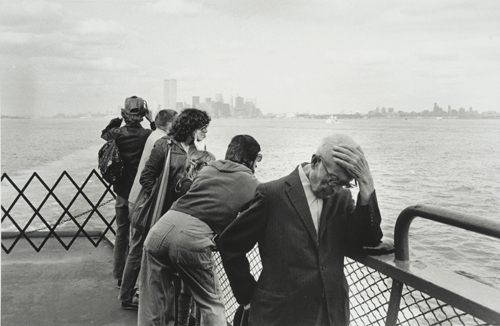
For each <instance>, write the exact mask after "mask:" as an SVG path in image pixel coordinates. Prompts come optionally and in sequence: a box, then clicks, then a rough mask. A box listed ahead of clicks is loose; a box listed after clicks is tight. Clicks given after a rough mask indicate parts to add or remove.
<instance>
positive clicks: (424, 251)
mask: <svg viewBox="0 0 500 326" xmlns="http://www.w3.org/2000/svg"><path fill="white" fill-rule="evenodd" d="M107 123H108V120H106V119H97V118H90V119H19V120H17V119H2V121H1V139H2V141H1V142H2V143H1V145H2V146H1V154H2V168H1V170H2V173H7V174H8V175H9V177H10V178H11V179H12V180H14V182H16V183H17V184H18V186H22V185H24V182H26V180H27V179H28V178H29V176H30V175H31V174H32V173H33V172H37V173H38V174H39V175H40V176H41V177H42V178H43V179H49V180H50V179H51V178H52V179H53V178H55V177H56V176H59V175H60V174H61V172H62V171H63V170H65V171H68V173H69V174H70V175H71V176H72V177H74V178H75V179H77V180H78V179H79V180H82V179H83V178H85V177H86V176H88V174H89V172H90V171H91V170H92V169H96V168H97V151H98V150H99V148H100V146H101V145H102V144H103V140H102V139H100V132H101V130H102V129H103V128H104V127H105V126H106V124H107ZM144 125H146V124H144ZM333 132H341V133H347V134H349V135H351V136H352V137H353V138H354V139H356V140H357V141H358V142H359V144H360V145H361V147H362V149H363V151H364V153H365V155H366V157H367V160H368V162H369V165H370V169H371V171H372V174H373V177H374V180H375V188H376V191H377V196H378V199H379V205H380V209H381V212H382V217H383V224H382V229H383V231H384V235H385V236H386V237H388V238H392V236H393V229H394V223H395V221H396V219H397V216H398V214H399V213H400V212H401V211H402V210H403V209H404V208H406V207H408V206H410V205H415V204H431V205H437V206H440V207H443V208H446V209H451V210H455V211H459V212H463V213H466V214H471V215H474V216H480V217H483V218H486V219H492V220H498V219H499V218H500V213H499V209H500V120H480V119H478V120H461V119H449V120H448V119H442V120H437V119H408V120H404V119H356V120H350V119H348V120H343V119H340V120H338V122H337V123H326V122H325V120H307V119H288V120H281V119H214V120H213V121H212V122H211V124H210V126H209V129H208V135H207V149H208V150H209V151H211V152H212V153H213V154H214V155H215V156H216V157H217V158H224V154H225V149H226V146H227V144H228V143H229V141H230V139H231V137H232V136H234V135H236V134H249V135H252V136H254V137H255V138H256V139H257V141H258V142H259V143H260V144H261V148H262V154H263V160H262V161H261V162H260V163H259V165H258V168H257V171H256V176H257V177H258V179H259V180H260V181H262V182H266V181H270V180H273V179H276V178H279V177H282V176H284V175H286V174H288V173H290V172H291V171H292V170H293V169H294V168H295V167H296V166H297V165H298V164H299V163H301V162H306V161H309V160H310V158H311V155H312V154H313V153H314V151H315V149H316V147H317V145H318V144H319V141H320V140H321V138H322V137H323V136H326V135H328V134H330V133H333ZM4 183H5V182H2V205H4V199H3V198H4V187H5V185H4ZM49 183H50V182H49ZM2 228H4V226H3V225H2ZM410 250H411V259H412V260H418V261H420V262H421V263H423V264H428V265H433V266H437V267H441V268H444V269H448V270H451V271H454V272H456V273H459V274H462V275H465V276H467V277H470V278H473V279H476V280H478V281H480V282H483V283H486V284H489V285H492V286H495V287H497V288H500V241H499V240H496V239H493V238H488V237H485V236H480V235H476V234H473V233H470V232H466V231H463V230H459V229H456V228H452V227H449V226H445V225H440V224H437V223H435V222H431V221H425V220H422V219H416V220H415V221H414V222H413V224H412V227H411V229H410Z"/></svg>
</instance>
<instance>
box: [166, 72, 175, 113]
mask: <svg viewBox="0 0 500 326" xmlns="http://www.w3.org/2000/svg"><path fill="white" fill-rule="evenodd" d="M163 103H164V105H163V106H164V108H165V109H166V110H175V109H176V108H177V106H176V104H177V80H176V79H165V80H164V81H163Z"/></svg>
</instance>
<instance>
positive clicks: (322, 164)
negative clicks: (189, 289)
mask: <svg viewBox="0 0 500 326" xmlns="http://www.w3.org/2000/svg"><path fill="white" fill-rule="evenodd" d="M354 183H357V184H359V194H358V198H357V202H356V204H355V203H354V199H353V198H352V195H351V192H350V190H349V188H350V187H353V186H354ZM380 222H381V216H380V211H379V208H378V204H377V197H376V195H375V188H374V184H373V179H372V175H371V173H370V169H369V167H368V163H367V161H366V159H365V156H364V154H363V151H362V150H361V148H360V147H359V146H358V144H357V143H356V142H355V141H354V140H353V139H352V138H350V137H349V136H346V135H342V134H334V135H332V136H330V137H326V138H324V139H323V140H322V141H321V144H320V146H319V148H318V150H317V151H316V153H315V154H313V155H312V159H311V163H302V164H300V165H299V166H298V167H297V168H296V169H295V170H294V171H293V172H292V173H291V174H290V175H288V176H286V177H283V178H281V179H279V180H275V181H271V182H268V183H264V184H261V185H259V186H258V188H257V191H256V194H255V197H254V199H253V200H252V202H251V203H250V207H249V208H248V209H247V210H245V211H243V212H242V213H241V214H240V215H239V216H238V217H237V218H236V220H235V221H234V222H233V223H232V224H231V225H229V227H228V228H227V229H226V230H225V231H224V232H223V234H222V235H221V237H220V240H219V243H218V247H219V251H220V254H221V257H222V261H223V264H224V268H225V271H226V274H227V277H228V279H229V281H230V285H231V288H232V290H233V293H234V296H235V297H236V300H237V301H238V302H239V303H240V304H241V305H244V306H245V310H246V311H245V312H246V313H248V314H247V315H249V319H248V322H249V323H248V324H249V325H253V326H260V325H283V326H285V325H286V326H291V325H292V326H293V325H297V326H307V325H310V326H315V325H321V326H326V325H331V326H333V325H335V326H337V325H348V324H349V291H348V286H347V282H346V278H345V275H344V255H345V250H346V249H347V248H350V247H355V248H361V247H363V246H377V245H378V244H379V242H380V240H381V238H382V231H381V229H380ZM256 243H258V246H259V252H260V257H261V259H262V272H261V274H260V277H259V279H258V281H257V282H256V281H255V279H254V277H253V276H252V274H251V273H250V268H249V262H248V259H247V257H246V253H247V252H249V251H250V250H251V249H252V248H253V247H254V246H255V244H256ZM248 310H249V311H248Z"/></svg>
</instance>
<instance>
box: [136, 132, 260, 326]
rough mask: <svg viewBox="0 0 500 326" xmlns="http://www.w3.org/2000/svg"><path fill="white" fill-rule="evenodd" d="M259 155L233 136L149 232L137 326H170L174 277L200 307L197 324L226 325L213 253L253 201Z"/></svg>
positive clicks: (246, 140)
mask: <svg viewBox="0 0 500 326" xmlns="http://www.w3.org/2000/svg"><path fill="white" fill-rule="evenodd" d="M259 152H260V145H259V143H258V142H257V141H256V140H255V139H254V138H253V137H251V136H249V135H237V136H235V137H233V139H232V140H231V142H230V144H229V146H228V148H227V151H226V156H225V160H216V161H212V162H210V163H209V164H208V165H207V166H206V167H204V168H203V169H202V170H201V171H200V172H199V173H198V175H197V176H196V178H195V179H194V181H193V184H192V186H191V188H190V189H189V190H188V192H187V193H186V194H185V195H184V196H182V197H180V198H179V199H178V200H177V201H176V202H175V203H174V204H173V206H172V208H171V209H170V210H169V211H168V212H167V213H166V214H165V215H163V216H162V217H161V218H160V219H159V220H158V222H156V224H155V225H154V226H153V227H152V228H151V230H150V231H149V234H148V236H147V237H146V240H145V242H144V252H143V257H142V265H141V274H140V282H141V295H140V296H139V315H138V325H140V326H142V325H144V326H149V325H170V324H169V321H170V320H172V319H171V318H172V317H170V316H171V315H173V313H174V311H173V310H172V309H171V307H172V306H173V300H174V298H173V297H171V296H169V295H167V294H168V293H171V292H172V290H171V288H172V283H173V279H174V274H175V273H178V274H179V276H180V277H181V279H182V281H183V282H184V283H185V285H186V286H187V287H188V288H189V290H190V291H191V294H192V295H193V298H194V299H195V301H196V304H197V306H198V307H199V308H200V312H201V324H202V325H211V326H226V325H227V323H226V315H225V308H224V301H223V293H222V290H221V288H220V284H219V280H218V276H217V272H216V265H215V261H214V257H213V254H212V252H213V250H215V248H216V237H217V236H218V235H220V234H221V233H222V232H223V231H224V229H225V228H226V227H227V226H228V225H229V224H230V223H231V222H232V221H233V220H234V219H235V218H236V216H237V214H238V213H239V212H240V211H242V210H243V209H244V207H246V206H247V205H248V203H249V202H250V200H251V199H252V198H253V195H254V193H255V189H256V188H257V184H258V180H257V178H256V177H255V176H254V172H255V169H256V167H257V162H259V161H260V160H261V158H262V156H261V155H260V154H259Z"/></svg>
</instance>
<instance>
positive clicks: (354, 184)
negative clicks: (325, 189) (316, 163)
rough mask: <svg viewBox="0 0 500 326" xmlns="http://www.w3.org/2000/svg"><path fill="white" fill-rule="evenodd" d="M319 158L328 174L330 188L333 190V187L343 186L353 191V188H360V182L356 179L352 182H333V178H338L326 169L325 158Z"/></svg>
mask: <svg viewBox="0 0 500 326" xmlns="http://www.w3.org/2000/svg"><path fill="white" fill-rule="evenodd" d="M318 157H319V159H320V160H321V164H322V165H323V168H324V169H325V171H326V174H327V175H328V185H329V186H330V187H332V188H333V187H337V186H341V187H342V188H344V189H351V188H356V187H357V186H358V181H357V180H356V179H353V180H351V181H340V180H333V177H332V176H335V177H336V175H335V174H332V173H330V171H328V169H327V168H326V165H325V163H323V158H322V157H321V156H318Z"/></svg>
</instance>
